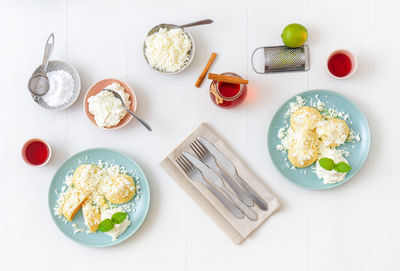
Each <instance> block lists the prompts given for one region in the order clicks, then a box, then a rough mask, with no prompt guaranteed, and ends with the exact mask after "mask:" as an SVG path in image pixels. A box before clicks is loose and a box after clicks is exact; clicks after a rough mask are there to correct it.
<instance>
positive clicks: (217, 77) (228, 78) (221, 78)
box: [208, 73, 249, 85]
mask: <svg viewBox="0 0 400 271" xmlns="http://www.w3.org/2000/svg"><path fill="white" fill-rule="evenodd" d="M208 79H211V80H215V81H218V82H225V83H232V84H244V85H247V84H248V83H249V80H245V79H241V78H237V77H233V76H227V75H222V74H215V73H209V74H208Z"/></svg>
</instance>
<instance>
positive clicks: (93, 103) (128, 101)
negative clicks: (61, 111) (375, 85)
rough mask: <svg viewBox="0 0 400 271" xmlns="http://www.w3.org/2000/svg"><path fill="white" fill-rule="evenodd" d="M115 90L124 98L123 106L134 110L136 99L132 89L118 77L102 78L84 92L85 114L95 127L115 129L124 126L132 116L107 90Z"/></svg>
mask: <svg viewBox="0 0 400 271" xmlns="http://www.w3.org/2000/svg"><path fill="white" fill-rule="evenodd" d="M103 89H110V90H114V91H116V92H117V93H118V94H120V96H121V97H122V99H123V100H124V103H125V106H126V107H128V108H129V109H130V110H131V111H133V112H135V111H136V107H137V100H136V96H135V93H134V92H133V89H132V88H131V87H130V86H129V85H128V84H127V83H125V82H123V81H121V80H118V79H104V80H101V81H99V82H97V83H95V84H93V85H92V86H91V87H90V88H89V89H88V91H87V92H86V95H85V99H84V109H85V113H86V116H87V117H88V118H89V120H90V121H91V122H92V123H93V124H94V125H96V126H97V127H99V128H101V129H104V130H115V129H119V128H121V127H123V126H125V125H126V124H127V123H128V122H129V121H130V120H131V119H132V116H131V115H130V114H129V113H128V112H127V111H126V110H125V108H124V107H123V106H122V103H121V101H120V100H118V99H117V98H116V97H114V95H113V94H112V93H111V92H109V91H103Z"/></svg>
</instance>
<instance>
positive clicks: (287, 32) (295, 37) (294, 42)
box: [281, 24, 307, 48]
mask: <svg viewBox="0 0 400 271" xmlns="http://www.w3.org/2000/svg"><path fill="white" fill-rule="evenodd" d="M281 37H282V40H283V43H284V44H285V45H286V46H287V47H290V48H297V47H300V46H302V45H303V44H304V42H306V40H307V29H306V28H305V27H304V26H302V25H301V24H289V25H287V26H286V27H285V28H284V29H283V31H282V35H281Z"/></svg>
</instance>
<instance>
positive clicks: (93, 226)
mask: <svg viewBox="0 0 400 271" xmlns="http://www.w3.org/2000/svg"><path fill="white" fill-rule="evenodd" d="M82 212H83V218H84V219H85V224H86V226H88V228H89V231H90V232H96V231H97V228H98V227H99V224H100V222H101V213H100V209H99V207H97V206H96V205H94V204H93V201H92V200H90V199H87V200H86V201H85V202H84V203H83V205H82Z"/></svg>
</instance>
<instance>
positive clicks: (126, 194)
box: [103, 174, 136, 204]
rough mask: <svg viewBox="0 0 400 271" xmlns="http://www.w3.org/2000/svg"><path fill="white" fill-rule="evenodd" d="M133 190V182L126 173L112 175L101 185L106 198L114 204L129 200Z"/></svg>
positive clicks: (133, 192)
mask: <svg viewBox="0 0 400 271" xmlns="http://www.w3.org/2000/svg"><path fill="white" fill-rule="evenodd" d="M135 192H136V189H135V182H134V181H133V178H132V177H131V176H129V175H126V174H119V175H117V176H115V177H114V176H113V177H112V178H111V179H110V180H109V181H108V182H107V183H106V184H105V185H104V186H103V193H104V195H105V197H106V199H107V200H108V201H110V202H111V203H114V204H123V203H126V202H128V201H130V200H131V199H132V198H133V196H134V195H135Z"/></svg>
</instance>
